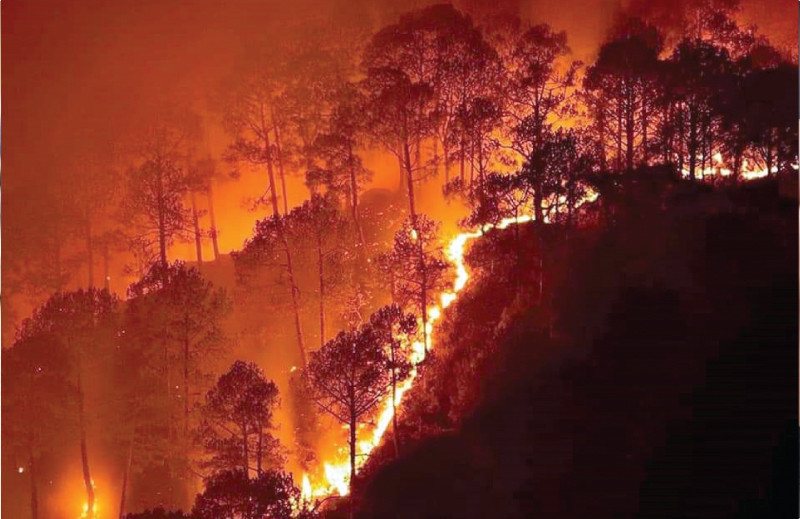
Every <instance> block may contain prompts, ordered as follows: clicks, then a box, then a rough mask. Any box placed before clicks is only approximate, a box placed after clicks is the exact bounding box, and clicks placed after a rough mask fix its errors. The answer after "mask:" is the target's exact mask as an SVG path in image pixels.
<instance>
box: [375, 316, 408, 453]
mask: <svg viewBox="0 0 800 519" xmlns="http://www.w3.org/2000/svg"><path fill="white" fill-rule="evenodd" d="M369 327H370V328H372V330H373V331H374V332H375V333H376V335H377V337H378V338H379V340H380V341H382V342H383V344H384V346H385V348H386V349H387V350H388V352H389V363H388V368H389V371H390V373H391V375H392V381H391V384H392V442H393V443H394V454H395V456H400V439H399V438H398V431H397V383H398V381H402V380H405V379H406V378H407V377H408V375H409V373H410V371H411V368H412V364H411V362H410V359H411V353H412V352H411V347H410V346H411V342H412V340H413V337H414V335H415V334H416V332H417V318H416V317H415V316H414V314H404V313H403V311H402V310H401V309H400V307H399V306H397V305H394V304H393V305H390V306H384V307H382V308H379V309H378V310H377V311H376V312H375V313H373V314H372V315H371V316H370V319H369Z"/></svg>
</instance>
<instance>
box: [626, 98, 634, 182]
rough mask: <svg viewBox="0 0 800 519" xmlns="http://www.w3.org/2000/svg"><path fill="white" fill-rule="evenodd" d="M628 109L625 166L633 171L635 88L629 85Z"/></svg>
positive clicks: (629, 170)
mask: <svg viewBox="0 0 800 519" xmlns="http://www.w3.org/2000/svg"><path fill="white" fill-rule="evenodd" d="M627 90H628V92H627V96H626V97H627V110H626V113H625V168H626V169H627V171H628V173H630V172H631V171H633V152H634V133H633V121H634V101H635V99H634V94H633V88H632V87H630V86H628V87H627Z"/></svg>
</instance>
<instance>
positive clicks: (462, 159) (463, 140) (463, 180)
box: [458, 130, 466, 186]
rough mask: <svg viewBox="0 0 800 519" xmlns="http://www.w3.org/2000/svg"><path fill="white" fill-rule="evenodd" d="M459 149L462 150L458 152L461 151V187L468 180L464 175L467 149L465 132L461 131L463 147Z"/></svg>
mask: <svg viewBox="0 0 800 519" xmlns="http://www.w3.org/2000/svg"><path fill="white" fill-rule="evenodd" d="M459 148H460V149H459V150H458V151H459V161H460V164H459V176H460V177H461V185H462V186H463V185H464V182H466V179H465V178H464V174H465V173H464V151H465V148H466V142H465V137H464V130H461V145H460V146H459Z"/></svg>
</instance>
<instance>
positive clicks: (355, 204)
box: [347, 142, 365, 255]
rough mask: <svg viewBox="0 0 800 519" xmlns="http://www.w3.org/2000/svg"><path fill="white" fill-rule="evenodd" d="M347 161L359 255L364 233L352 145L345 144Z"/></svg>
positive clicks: (351, 206)
mask: <svg viewBox="0 0 800 519" xmlns="http://www.w3.org/2000/svg"><path fill="white" fill-rule="evenodd" d="M347 153H348V160H349V163H350V197H351V202H350V210H351V211H352V214H353V224H354V225H355V226H356V233H357V234H358V244H359V245H360V246H361V254H362V255H363V254H364V253H365V251H364V232H363V231H362V230H361V221H360V219H359V218H358V179H357V178H356V168H355V163H354V161H355V157H354V156H353V144H352V143H350V142H348V143H347Z"/></svg>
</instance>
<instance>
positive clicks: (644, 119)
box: [642, 95, 650, 166]
mask: <svg viewBox="0 0 800 519" xmlns="http://www.w3.org/2000/svg"><path fill="white" fill-rule="evenodd" d="M649 116H650V115H649V113H648V110H647V99H646V98H645V95H642V164H644V165H645V166H647V159H648V157H647V155H648V153H647V126H648V125H649V124H650V121H649V119H648V118H649Z"/></svg>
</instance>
